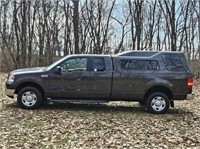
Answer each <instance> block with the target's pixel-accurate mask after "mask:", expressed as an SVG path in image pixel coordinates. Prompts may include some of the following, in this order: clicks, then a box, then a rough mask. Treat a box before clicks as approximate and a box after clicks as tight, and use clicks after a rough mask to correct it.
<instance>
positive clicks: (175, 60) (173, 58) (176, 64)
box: [162, 54, 184, 71]
mask: <svg viewBox="0 0 200 149" xmlns="http://www.w3.org/2000/svg"><path fill="white" fill-rule="evenodd" d="M162 57H163V60H164V62H165V66H166V68H167V70H170V71H173V70H175V71H182V70H184V67H183V64H182V62H181V59H180V57H179V56H178V55H177V54H163V55H162Z"/></svg>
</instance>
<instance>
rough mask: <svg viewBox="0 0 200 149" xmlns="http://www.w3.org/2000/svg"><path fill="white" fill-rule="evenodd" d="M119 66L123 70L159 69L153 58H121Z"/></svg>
mask: <svg viewBox="0 0 200 149" xmlns="http://www.w3.org/2000/svg"><path fill="white" fill-rule="evenodd" d="M120 66H121V68H122V69H123V70H159V65H158V62H157V61H155V60H130V59H129V60H128V59H127V60H126V59H124V60H121V61H120Z"/></svg>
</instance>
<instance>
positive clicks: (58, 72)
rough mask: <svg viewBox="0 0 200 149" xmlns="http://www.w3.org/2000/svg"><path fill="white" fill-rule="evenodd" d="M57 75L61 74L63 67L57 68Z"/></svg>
mask: <svg viewBox="0 0 200 149" xmlns="http://www.w3.org/2000/svg"><path fill="white" fill-rule="evenodd" d="M55 73H56V74H61V67H60V66H57V67H56V70H55Z"/></svg>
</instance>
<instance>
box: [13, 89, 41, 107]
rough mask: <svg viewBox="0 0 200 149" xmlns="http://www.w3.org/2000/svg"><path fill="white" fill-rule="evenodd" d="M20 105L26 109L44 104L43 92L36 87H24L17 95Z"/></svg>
mask: <svg viewBox="0 0 200 149" xmlns="http://www.w3.org/2000/svg"><path fill="white" fill-rule="evenodd" d="M17 101H18V105H19V106H20V107H21V108H24V109H36V108H38V107H39V106H41V105H42V102H43V98H42V94H41V92H40V91H39V90H38V89H37V88H35V87H25V88H22V89H21V90H20V91H19V93H18V96H17Z"/></svg>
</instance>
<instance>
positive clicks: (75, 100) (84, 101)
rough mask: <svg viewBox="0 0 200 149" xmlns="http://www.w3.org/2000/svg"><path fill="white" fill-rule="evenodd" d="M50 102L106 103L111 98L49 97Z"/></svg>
mask: <svg viewBox="0 0 200 149" xmlns="http://www.w3.org/2000/svg"><path fill="white" fill-rule="evenodd" d="M47 101H49V102H63V103H67V102H80V103H106V102H109V100H88V99H86V100H84V99H80V100H79V99H47Z"/></svg>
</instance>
